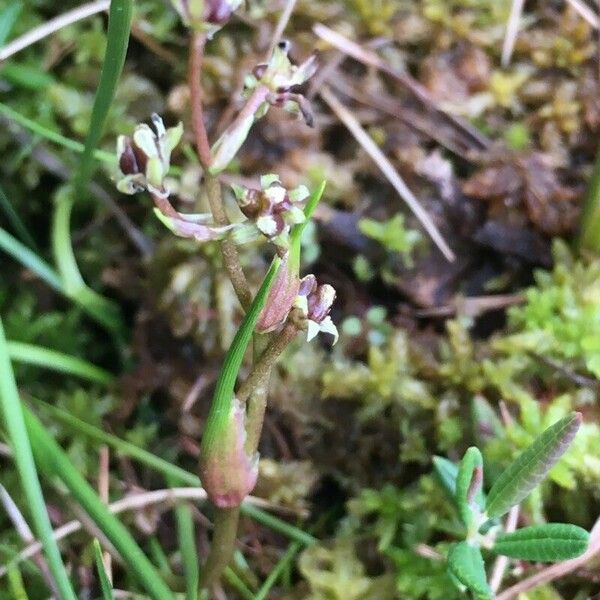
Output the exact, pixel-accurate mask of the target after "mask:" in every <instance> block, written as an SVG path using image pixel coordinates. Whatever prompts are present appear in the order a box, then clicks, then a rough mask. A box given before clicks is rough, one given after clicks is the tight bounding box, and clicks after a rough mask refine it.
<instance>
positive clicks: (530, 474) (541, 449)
mask: <svg viewBox="0 0 600 600" xmlns="http://www.w3.org/2000/svg"><path fill="white" fill-rule="evenodd" d="M580 425H581V413H571V414H570V415H568V416H566V417H564V418H563V419H561V420H560V421H557V422H556V423H555V424H554V425H552V426H551V427H549V428H548V429H546V431H544V432H543V433H542V434H541V435H540V436H539V437H538V438H537V439H536V440H535V441H534V442H533V443H532V444H531V446H529V447H528V448H526V449H525V450H524V451H523V452H522V453H521V454H520V455H519V456H518V457H517V458H516V459H515V460H514V462H512V463H511V464H510V465H509V466H508V467H507V468H506V469H505V470H504V471H503V472H502V473H501V474H500V476H499V477H498V479H497V480H496V482H495V483H494V485H493V486H492V489H491V490H490V492H489V494H488V497H487V503H486V512H487V515H488V517H490V518H493V517H501V516H502V515H503V514H505V513H507V512H508V511H509V510H510V508H511V507H512V506H514V505H515V504H518V503H519V502H521V500H523V499H524V498H525V497H526V496H527V495H528V494H529V492H531V490H533V488H535V487H536V486H537V485H538V484H539V483H540V482H541V481H542V479H543V478H544V477H545V475H546V474H547V473H548V471H549V470H550V469H551V468H552V467H553V466H554V465H555V464H556V463H557V462H558V460H559V459H560V457H561V456H562V455H563V454H564V453H565V451H566V450H567V448H568V447H569V444H570V443H571V442H572V441H573V438H574V437H575V435H576V433H577V430H578V429H579V426H580Z"/></svg>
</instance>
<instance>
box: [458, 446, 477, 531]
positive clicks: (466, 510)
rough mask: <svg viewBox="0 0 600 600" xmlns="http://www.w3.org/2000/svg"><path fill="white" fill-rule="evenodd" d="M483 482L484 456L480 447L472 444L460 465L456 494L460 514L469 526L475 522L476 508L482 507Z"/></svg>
mask: <svg viewBox="0 0 600 600" xmlns="http://www.w3.org/2000/svg"><path fill="white" fill-rule="evenodd" d="M482 483H483V457H482V456H481V452H480V451H479V448H476V447H475V446H471V447H470V448H469V449H468V450H467V451H466V452H465V455H464V456H463V459H462V460H461V461H460V465H459V466H458V475H457V477H456V494H455V498H456V506H457V507H458V514H459V515H460V518H461V519H462V522H463V523H464V524H465V525H466V526H467V527H470V526H471V524H472V522H473V517H474V514H473V513H474V509H475V508H477V507H478V508H481V507H482V503H483V499H482V496H481V486H482Z"/></svg>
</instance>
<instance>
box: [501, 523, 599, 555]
mask: <svg viewBox="0 0 600 600" xmlns="http://www.w3.org/2000/svg"><path fill="white" fill-rule="evenodd" d="M589 539H590V535H589V533H588V532H587V531H586V530H585V529H582V528H581V527H577V526H576V525H570V524H566V523H548V524H546V525H533V526H532V527H523V528H522V529H519V530H518V531H514V532H512V533H504V534H500V535H499V536H498V537H497V538H496V542H495V544H494V547H493V548H492V551H493V552H495V553H496V554H503V555H504V556H509V557H510V558H517V559H520V560H531V561H539V562H558V561H561V560H568V559H570V558H576V557H577V556H579V555H581V554H583V553H584V552H585V551H586V549H587V546H588V542H589Z"/></svg>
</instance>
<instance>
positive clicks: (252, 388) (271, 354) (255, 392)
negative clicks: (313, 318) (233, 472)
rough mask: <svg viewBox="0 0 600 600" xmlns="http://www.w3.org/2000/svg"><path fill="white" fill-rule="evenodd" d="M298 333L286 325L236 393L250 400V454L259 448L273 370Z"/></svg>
mask: <svg viewBox="0 0 600 600" xmlns="http://www.w3.org/2000/svg"><path fill="white" fill-rule="evenodd" d="M297 333H298V329H297V327H296V326H295V325H293V324H291V323H290V324H288V325H286V326H285V327H284V328H283V330H282V331H281V333H279V334H278V335H277V337H275V338H273V340H272V341H271V343H270V344H269V345H268V346H267V348H266V350H265V351H264V352H263V353H262V354H261V356H260V358H259V360H258V362H257V363H256V365H255V366H254V370H253V371H252V373H250V375H249V376H248V378H247V379H246V381H244V383H243V384H242V385H241V386H240V389H239V390H238V393H237V394H236V397H237V399H238V400H239V401H240V402H242V403H243V402H246V400H247V401H248V408H247V410H246V436H247V437H246V452H247V453H248V454H250V455H252V454H254V453H255V452H256V450H257V448H258V442H259V440H260V434H261V432H262V428H263V421H264V418H265V410H266V407H267V391H268V384H269V379H270V377H271V371H272V370H273V366H274V365H275V362H276V361H277V359H278V358H279V356H280V354H281V353H282V352H283V351H284V350H285V349H286V348H287V346H288V345H289V343H290V342H291V341H292V340H293V339H294V338H295V337H296V334H297Z"/></svg>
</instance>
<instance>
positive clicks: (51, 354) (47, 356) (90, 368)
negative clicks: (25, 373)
mask: <svg viewBox="0 0 600 600" xmlns="http://www.w3.org/2000/svg"><path fill="white" fill-rule="evenodd" d="M7 346H8V353H9V354H10V358H11V359H12V360H13V361H15V362H22V363H26V364H29V365H36V366H38V367H45V368H47V369H51V370H52V371H58V372H61V373H67V374H69V375H76V376H78V377H82V378H83V379H88V380H89V381H93V382H95V383H100V384H102V385H108V384H110V383H111V382H112V381H114V377H113V376H112V375H111V374H110V373H108V372H107V371H105V370H104V369H101V368H100V367H97V366H96V365H93V364H91V363H89V362H87V361H86V360H83V359H81V358H78V357H77V356H71V355H69V354H64V353H63V352H57V351H55V350H51V349H50V348H44V347H43V346H36V345H34V344H25V343H23V342H8V343H7Z"/></svg>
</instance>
